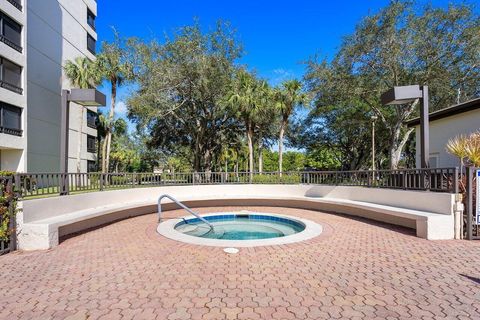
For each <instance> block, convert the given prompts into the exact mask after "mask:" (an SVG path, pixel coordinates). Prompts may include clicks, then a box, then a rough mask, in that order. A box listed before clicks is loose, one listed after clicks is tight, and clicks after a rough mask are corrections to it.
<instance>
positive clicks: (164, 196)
mask: <svg viewBox="0 0 480 320" xmlns="http://www.w3.org/2000/svg"><path fill="white" fill-rule="evenodd" d="M163 198H168V199H170V200H172V201H173V202H175V203H176V204H178V205H179V206H180V207H182V208H183V209H185V210H186V211H187V212H188V213H190V214H191V215H193V216H195V217H197V218H198V219H200V221H202V222H203V223H206V224H207V225H208V226H209V227H210V229H211V230H213V225H212V224H211V223H210V222H208V221H207V220H206V219H204V218H202V217H201V216H200V215H199V214H198V213H195V212H193V211H192V209H190V208H189V207H187V206H186V205H184V204H183V203H181V202H180V201H178V200H177V199H175V198H174V197H172V196H171V195H168V194H163V195H161V196H160V197H159V198H158V222H160V221H161V219H162V217H161V214H162V200H163Z"/></svg>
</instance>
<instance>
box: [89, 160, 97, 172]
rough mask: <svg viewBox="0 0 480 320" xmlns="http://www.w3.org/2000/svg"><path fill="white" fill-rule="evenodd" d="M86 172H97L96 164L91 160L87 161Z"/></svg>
mask: <svg viewBox="0 0 480 320" xmlns="http://www.w3.org/2000/svg"><path fill="white" fill-rule="evenodd" d="M87 172H97V163H96V162H95V161H92V160H87Z"/></svg>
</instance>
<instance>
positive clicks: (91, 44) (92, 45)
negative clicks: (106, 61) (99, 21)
mask: <svg viewBox="0 0 480 320" xmlns="http://www.w3.org/2000/svg"><path fill="white" fill-rule="evenodd" d="M96 45H97V41H96V40H95V39H94V38H93V37H92V36H91V35H89V34H88V33H87V49H88V51H90V52H91V53H93V54H95V52H96Z"/></svg>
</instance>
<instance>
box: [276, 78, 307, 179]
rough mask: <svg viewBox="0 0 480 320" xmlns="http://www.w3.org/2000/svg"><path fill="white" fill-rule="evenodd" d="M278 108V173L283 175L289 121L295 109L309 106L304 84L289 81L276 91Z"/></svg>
mask: <svg viewBox="0 0 480 320" xmlns="http://www.w3.org/2000/svg"><path fill="white" fill-rule="evenodd" d="M275 96H276V99H275V100H276V107H277V109H278V111H279V112H280V130H279V135H278V171H279V172H280V175H281V174H282V170H283V169H282V166H283V139H284V135H285V131H286V129H287V127H288V121H289V119H290V116H291V115H292V113H293V111H294V109H295V107H297V106H304V105H306V104H307V96H306V94H305V93H303V92H302V83H301V82H300V81H298V80H287V81H285V82H283V83H282V84H281V87H280V88H277V89H276V94H275Z"/></svg>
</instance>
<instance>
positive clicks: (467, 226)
mask: <svg viewBox="0 0 480 320" xmlns="http://www.w3.org/2000/svg"><path fill="white" fill-rule="evenodd" d="M479 169H480V168H475V167H467V168H466V173H465V177H462V185H463V184H464V186H462V189H464V190H461V191H462V193H463V203H464V206H465V210H464V215H463V217H464V219H463V220H464V230H465V232H464V235H465V237H466V239H468V240H473V239H480V224H479V222H480V221H479V220H480V219H477V215H478V214H480V212H476V208H477V203H478V202H477V201H479V200H480V199H478V198H477V195H478V192H477V191H478V190H477V179H478V177H477V176H476V172H477V170H479ZM463 180H464V183H463Z"/></svg>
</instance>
